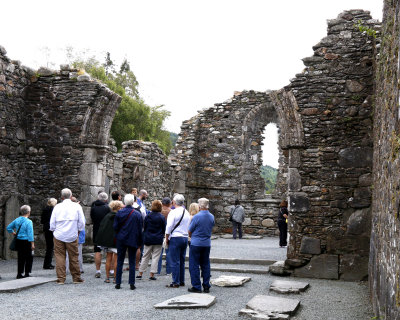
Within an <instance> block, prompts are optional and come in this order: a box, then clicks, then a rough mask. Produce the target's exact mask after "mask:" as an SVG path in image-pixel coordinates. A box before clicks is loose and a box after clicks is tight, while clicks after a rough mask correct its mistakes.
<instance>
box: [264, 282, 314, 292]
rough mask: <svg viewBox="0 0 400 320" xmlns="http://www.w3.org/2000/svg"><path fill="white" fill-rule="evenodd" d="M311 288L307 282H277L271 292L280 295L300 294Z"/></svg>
mask: <svg viewBox="0 0 400 320" xmlns="http://www.w3.org/2000/svg"><path fill="white" fill-rule="evenodd" d="M309 286H310V285H309V284H308V283H307V282H299V281H285V280H275V281H274V282H272V284H271V286H270V287H269V290H271V291H275V292H278V293H300V292H304V291H306V289H307V288H308V287H309Z"/></svg>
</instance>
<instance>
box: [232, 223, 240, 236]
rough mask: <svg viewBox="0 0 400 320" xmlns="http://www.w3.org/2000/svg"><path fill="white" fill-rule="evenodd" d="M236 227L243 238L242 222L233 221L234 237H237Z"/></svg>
mask: <svg viewBox="0 0 400 320" xmlns="http://www.w3.org/2000/svg"><path fill="white" fill-rule="evenodd" d="M236 229H237V230H238V232H239V239H242V224H241V223H240V222H236V221H232V231H233V239H236Z"/></svg>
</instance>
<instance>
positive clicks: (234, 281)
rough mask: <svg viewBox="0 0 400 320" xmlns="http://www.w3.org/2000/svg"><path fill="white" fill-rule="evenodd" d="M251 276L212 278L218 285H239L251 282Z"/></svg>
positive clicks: (213, 282) (212, 281) (214, 283)
mask: <svg viewBox="0 0 400 320" xmlns="http://www.w3.org/2000/svg"><path fill="white" fill-rule="evenodd" d="M250 280H251V278H250V277H238V276H225V275H222V276H219V277H218V278H217V279H214V280H211V284H213V285H215V286H217V287H239V286H242V285H243V284H245V283H246V282H249V281H250Z"/></svg>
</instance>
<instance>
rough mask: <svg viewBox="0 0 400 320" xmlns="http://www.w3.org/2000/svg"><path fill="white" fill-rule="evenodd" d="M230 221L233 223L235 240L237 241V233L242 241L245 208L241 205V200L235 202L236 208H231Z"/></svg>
mask: <svg viewBox="0 0 400 320" xmlns="http://www.w3.org/2000/svg"><path fill="white" fill-rule="evenodd" d="M229 221H231V222H232V233H233V239H236V231H238V233H239V239H242V223H243V222H244V208H243V207H242V206H241V205H240V201H239V199H236V200H235V206H233V207H232V208H231V212H230V218H229Z"/></svg>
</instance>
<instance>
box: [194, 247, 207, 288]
mask: <svg viewBox="0 0 400 320" xmlns="http://www.w3.org/2000/svg"><path fill="white" fill-rule="evenodd" d="M210 249H211V247H197V246H193V245H191V246H190V249H189V272H190V280H191V282H192V287H193V288H196V289H197V290H201V282H200V269H201V275H202V277H203V287H204V289H208V288H210V286H211V285H210Z"/></svg>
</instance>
